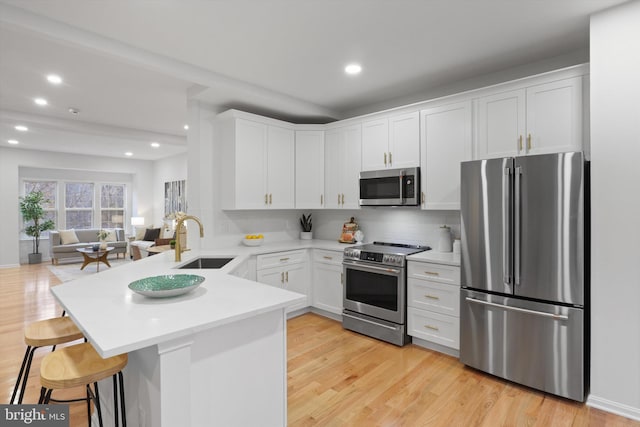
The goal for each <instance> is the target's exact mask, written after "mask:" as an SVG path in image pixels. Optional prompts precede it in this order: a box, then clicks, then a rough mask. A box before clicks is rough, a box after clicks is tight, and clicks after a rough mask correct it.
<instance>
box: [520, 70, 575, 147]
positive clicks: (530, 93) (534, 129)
mask: <svg viewBox="0 0 640 427" xmlns="http://www.w3.org/2000/svg"><path fill="white" fill-rule="evenodd" d="M526 142H527V143H526V147H525V148H526V153H527V154H545V153H558V152H565V151H580V150H581V149H582V78H581V77H574V78H572V79H565V80H559V81H555V82H551V83H546V84H541V85H537V86H532V87H530V88H527V137H526Z"/></svg>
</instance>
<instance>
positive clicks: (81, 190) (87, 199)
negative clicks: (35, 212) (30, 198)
mask: <svg viewBox="0 0 640 427" xmlns="http://www.w3.org/2000/svg"><path fill="white" fill-rule="evenodd" d="M21 186H22V188H23V189H24V193H23V195H26V194H29V193H30V192H32V191H42V192H43V193H44V195H45V198H46V199H47V203H45V205H44V209H45V213H46V218H47V219H51V220H53V222H54V223H55V228H56V229H63V230H64V229H76V230H82V229H88V228H126V227H125V226H126V224H127V222H128V221H127V218H128V215H129V214H128V213H127V206H130V203H131V202H130V201H129V200H128V199H127V184H124V183H117V182H116V183H113V182H111V183H107V182H95V181H94V182H82V181H79V180H78V178H73V180H62V179H58V180H56V179H48V180H47V179H38V178H24V179H23V180H22V183H21ZM24 226H25V225H24V224H22V227H21V228H22V229H24ZM21 236H22V238H23V239H27V236H26V235H25V234H24V232H22V234H21ZM42 237H45V238H46V237H48V232H44V233H43V234H42Z"/></svg>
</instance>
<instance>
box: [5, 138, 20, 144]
mask: <svg viewBox="0 0 640 427" xmlns="http://www.w3.org/2000/svg"><path fill="white" fill-rule="evenodd" d="M7 142H8V143H9V144H13V145H16V144H19V142H18V140H16V139H8V140H7Z"/></svg>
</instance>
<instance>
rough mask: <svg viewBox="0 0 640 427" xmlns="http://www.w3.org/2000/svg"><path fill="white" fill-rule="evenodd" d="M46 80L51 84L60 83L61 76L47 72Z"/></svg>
mask: <svg viewBox="0 0 640 427" xmlns="http://www.w3.org/2000/svg"><path fill="white" fill-rule="evenodd" d="M47 80H48V81H49V83H51V84H52V85H59V84H60V83H62V77H60V76H59V75H57V74H49V75H48V76H47Z"/></svg>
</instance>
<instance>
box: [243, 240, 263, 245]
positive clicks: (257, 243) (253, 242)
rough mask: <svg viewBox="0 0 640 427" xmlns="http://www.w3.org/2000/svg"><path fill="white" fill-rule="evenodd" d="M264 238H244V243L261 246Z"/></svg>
mask: <svg viewBox="0 0 640 427" xmlns="http://www.w3.org/2000/svg"><path fill="white" fill-rule="evenodd" d="M263 241H264V239H242V243H244V244H245V245H246V246H260V245H261V244H262V242H263Z"/></svg>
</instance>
